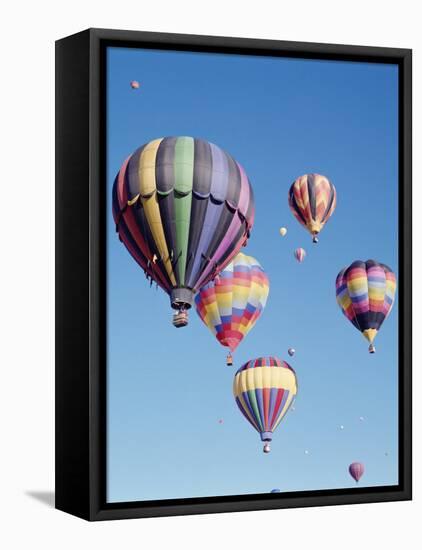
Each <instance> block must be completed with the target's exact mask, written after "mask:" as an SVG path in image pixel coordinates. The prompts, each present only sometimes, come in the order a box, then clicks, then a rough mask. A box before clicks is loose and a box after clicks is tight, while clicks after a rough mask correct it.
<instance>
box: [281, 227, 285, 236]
mask: <svg viewBox="0 0 422 550" xmlns="http://www.w3.org/2000/svg"><path fill="white" fill-rule="evenodd" d="M286 234H287V229H286V228H285V227H280V235H281V236H282V237H284V236H285V235H286Z"/></svg>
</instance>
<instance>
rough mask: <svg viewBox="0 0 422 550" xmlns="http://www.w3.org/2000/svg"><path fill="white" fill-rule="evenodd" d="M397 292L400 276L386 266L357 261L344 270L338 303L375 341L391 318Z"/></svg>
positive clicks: (338, 282)
mask: <svg viewBox="0 0 422 550" xmlns="http://www.w3.org/2000/svg"><path fill="white" fill-rule="evenodd" d="M395 293H396V276H395V275H394V273H393V271H392V270H391V269H390V268H389V267H387V266H386V265H385V264H380V263H378V262H376V261H374V260H368V261H366V262H363V261H361V260H356V261H355V262H353V263H352V264H351V265H350V266H349V267H346V268H344V269H342V270H341V271H340V273H339V274H338V275H337V279H336V295H337V302H338V304H339V306H340V308H341V310H342V312H343V313H344V315H345V316H346V317H347V318H348V319H349V321H350V322H351V323H352V324H353V325H354V326H355V327H356V328H357V329H358V330H359V331H360V332H361V333H362V334H363V335H364V337H365V338H366V339H367V340H368V341H369V352H370V353H374V352H375V346H374V344H373V341H374V339H375V336H376V335H377V333H378V331H379V329H380V327H381V325H382V323H383V322H384V320H385V319H386V317H387V316H388V315H389V313H390V311H391V308H392V306H393V303H394V295H395Z"/></svg>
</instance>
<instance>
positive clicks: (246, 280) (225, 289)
mask: <svg viewBox="0 0 422 550" xmlns="http://www.w3.org/2000/svg"><path fill="white" fill-rule="evenodd" d="M269 289H270V287H269V281H268V277H267V275H266V274H265V272H264V270H263V269H262V267H261V266H260V264H259V263H258V262H257V260H255V258H252V256H246V254H242V253H239V254H238V255H237V256H236V257H235V258H234V259H233V261H232V262H230V264H229V265H228V266H227V267H226V268H225V269H223V271H221V272H220V273H219V274H218V276H217V277H216V279H214V281H211V282H209V283H208V284H207V285H205V286H204V287H202V288H201V289H200V291H199V292H198V294H197V295H196V296H195V305H196V311H197V312H198V315H199V316H200V318H201V319H202V321H203V322H204V323H205V324H206V326H207V327H208V328H209V329H210V331H211V332H212V333H213V334H214V335H215V336H216V338H217V340H218V341H219V342H220V344H221V345H222V346H226V347H228V348H229V349H230V351H231V352H234V351H235V349H236V348H237V346H238V345H239V344H240V342H241V341H242V340H243V338H244V337H245V336H246V334H247V333H248V332H249V331H250V330H251V328H252V327H253V326H254V325H255V323H256V321H257V320H258V318H259V317H260V315H261V313H262V311H263V309H264V307H265V304H266V302H267V298H268V293H269ZM230 359H231V355H229V357H228V364H231V363H232V361H230Z"/></svg>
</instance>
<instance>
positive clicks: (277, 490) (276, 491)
mask: <svg viewBox="0 0 422 550" xmlns="http://www.w3.org/2000/svg"><path fill="white" fill-rule="evenodd" d="M271 492H272V493H281V491H280V489H271Z"/></svg>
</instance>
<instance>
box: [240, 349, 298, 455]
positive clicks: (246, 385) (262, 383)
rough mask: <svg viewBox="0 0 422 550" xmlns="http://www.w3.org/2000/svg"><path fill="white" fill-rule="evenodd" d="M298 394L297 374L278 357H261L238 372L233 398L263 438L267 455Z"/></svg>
mask: <svg viewBox="0 0 422 550" xmlns="http://www.w3.org/2000/svg"><path fill="white" fill-rule="evenodd" d="M296 393H297V380H296V373H295V371H294V370H293V369H292V367H291V366H290V365H289V364H288V363H286V362H285V361H281V360H280V359H278V358H277V357H259V358H258V359H252V360H251V361H248V362H247V363H245V364H244V365H243V366H242V367H240V369H239V370H238V371H237V372H236V375H235V377H234V383H233V394H234V397H235V399H236V403H237V406H238V407H239V409H240V412H241V413H242V414H243V416H244V417H245V418H246V420H248V421H249V422H250V424H252V426H253V427H254V428H255V430H257V431H258V432H259V433H260V435H261V441H263V442H264V453H269V452H270V442H271V440H272V437H273V432H274V430H275V429H276V428H277V426H278V425H279V424H280V422H281V421H282V419H283V417H284V416H285V414H286V413H287V411H288V410H289V407H290V405H291V404H292V402H293V399H294V397H295V395H296Z"/></svg>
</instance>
